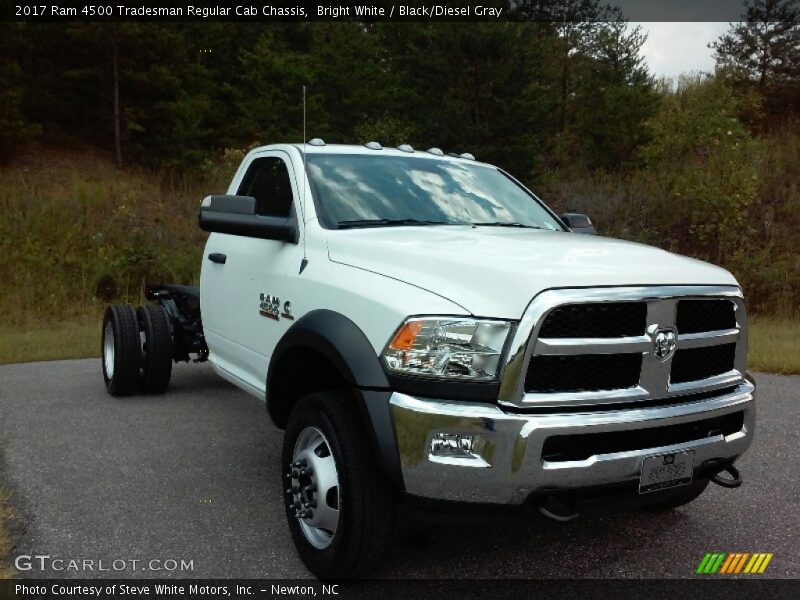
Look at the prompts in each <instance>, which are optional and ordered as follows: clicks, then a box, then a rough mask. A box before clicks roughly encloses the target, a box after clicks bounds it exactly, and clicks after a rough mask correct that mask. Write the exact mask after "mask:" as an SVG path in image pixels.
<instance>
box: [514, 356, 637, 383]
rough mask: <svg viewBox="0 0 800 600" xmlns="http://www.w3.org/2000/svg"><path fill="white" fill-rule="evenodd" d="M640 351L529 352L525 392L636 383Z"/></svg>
mask: <svg viewBox="0 0 800 600" xmlns="http://www.w3.org/2000/svg"><path fill="white" fill-rule="evenodd" d="M641 369H642V355H641V354H640V353H633V354H576V355H572V356H532V357H531V362H530V363H529V365H528V372H527V373H526V375H525V392H534V393H537V392H538V393H549V392H587V391H598V390H614V389H622V388H630V387H634V386H636V385H638V384H639V372H640V371H641Z"/></svg>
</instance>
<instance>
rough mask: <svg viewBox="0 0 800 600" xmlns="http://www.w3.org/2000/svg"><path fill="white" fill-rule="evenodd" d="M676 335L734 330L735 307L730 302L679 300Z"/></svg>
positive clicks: (718, 300)
mask: <svg viewBox="0 0 800 600" xmlns="http://www.w3.org/2000/svg"><path fill="white" fill-rule="evenodd" d="M676 324H677V328H678V333H701V332H703V331H719V330H721V329H736V310H735V305H734V304H733V302H731V301H730V300H724V299H723V300H720V299H714V300H681V301H679V302H678V315H677V317H676Z"/></svg>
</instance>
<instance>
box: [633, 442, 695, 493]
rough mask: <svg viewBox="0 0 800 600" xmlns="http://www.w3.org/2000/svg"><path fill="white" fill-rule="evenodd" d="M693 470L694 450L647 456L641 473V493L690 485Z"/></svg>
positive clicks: (643, 461)
mask: <svg viewBox="0 0 800 600" xmlns="http://www.w3.org/2000/svg"><path fill="white" fill-rule="evenodd" d="M693 472H694V450H686V451H683V452H669V453H664V454H654V455H652V456H646V457H645V458H644V460H642V470H641V472H640V474H639V493H640V494H647V493H649V492H657V491H660V490H666V489H669V488H674V487H679V486H683V485H689V484H690V483H692V475H693Z"/></svg>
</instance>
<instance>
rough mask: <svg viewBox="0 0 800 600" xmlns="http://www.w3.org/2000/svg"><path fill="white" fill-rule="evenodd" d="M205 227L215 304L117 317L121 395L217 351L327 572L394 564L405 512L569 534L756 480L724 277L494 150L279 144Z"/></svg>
mask: <svg viewBox="0 0 800 600" xmlns="http://www.w3.org/2000/svg"><path fill="white" fill-rule="evenodd" d="M200 226H201V227H202V228H203V229H204V230H206V231H210V232H212V233H211V235H210V236H209V238H208V241H207V243H206V247H205V252H204V257H203V265H202V272H201V276H200V288H199V290H198V289H197V288H191V287H185V286H178V285H169V284H163V285H162V284H151V285H148V286H147V288H146V297H147V298H148V300H152V301H153V302H151V303H148V304H146V305H145V306H143V307H139V308H138V310H134V309H133V308H132V307H131V306H129V305H114V306H111V307H109V309H108V311H107V312H106V317H105V320H104V323H103V358H102V365H103V375H104V379H105V382H106V386H107V388H108V390H109V392H110V393H112V394H115V395H124V394H131V393H135V392H137V391H138V390H142V391H145V392H152V393H157V392H162V391H163V390H164V389H165V388H166V387H167V385H168V383H169V379H170V373H171V368H172V362H173V361H178V360H188V359H189V358H190V356H195V357H196V358H195V360H198V361H202V360H209V361H210V362H211V363H212V364H213V366H214V368H215V369H216V371H217V372H218V373H219V375H221V376H222V377H224V378H225V379H227V380H228V381H230V382H232V383H233V384H234V385H236V386H238V387H240V388H242V389H243V390H245V391H246V392H248V393H250V394H252V395H254V396H256V397H257V398H259V399H262V400H265V401H266V407H267V412H268V413H269V417H270V418H271V419H272V421H273V422H274V423H275V425H277V427H279V428H280V429H283V430H284V441H283V459H282V460H283V464H282V468H281V472H282V477H283V480H282V482H281V492H282V494H283V497H282V498H281V501H282V502H283V504H284V507H285V510H286V518H287V522H288V525H289V528H290V530H291V533H292V537H293V539H294V542H295V544H296V547H297V550H298V552H299V554H300V556H301V557H302V559H303V561H304V562H305V564H306V565H307V566H308V567H309V569H310V570H311V571H312V572H313V573H315V574H316V575H318V576H320V577H324V578H338V577H348V576H353V575H356V574H360V573H364V572H366V571H367V570H368V569H370V568H371V567H372V566H374V565H375V563H376V561H377V560H378V559H379V558H380V556H381V552H382V550H383V549H384V548H385V547H386V546H387V544H388V543H389V542H390V540H391V539H392V537H391V536H392V531H393V521H394V516H395V514H396V509H397V507H398V505H399V504H400V503H401V502H402V503H403V505H404V506H406V505H408V506H412V507H413V506H422V507H424V508H426V509H427V510H429V511H430V510H434V511H435V510H436V509H437V508H441V507H444V508H445V510H447V511H451V510H456V509H459V508H461V507H464V506H467V507H469V506H473V507H474V506H475V505H476V504H477V505H483V506H485V505H492V506H495V507H498V508H499V507H500V506H501V505H503V506H509V505H512V506H516V507H518V508H519V509H520V511H523V510H525V511H526V512H527V510H526V509H530V512H531V513H532V514H534V515H538V514H541V515H544V516H545V517H548V518H550V519H555V520H558V521H567V520H571V519H573V518H575V517H576V516H578V515H579V514H583V513H590V512H592V511H595V510H604V509H606V508H609V507H613V508H619V507H628V506H630V507H635V506H648V507H650V508H658V509H670V508H674V507H677V506H680V505H682V504H686V503H687V502H690V501H691V500H693V499H694V498H696V497H697V496H699V495H700V494H701V493H702V492H703V490H704V489H705V488H706V486H707V485H708V483H709V482H711V481H713V482H715V483H718V484H720V485H723V486H725V487H736V486H738V485H739V484H740V483H741V477H740V475H739V473H738V471H737V469H736V467H735V466H734V465H733V463H734V461H735V460H736V458H737V457H739V456H741V455H742V453H743V452H744V451H745V450H746V449H747V447H748V446H749V445H750V443H751V441H752V437H753V431H754V424H755V402H754V392H755V386H754V384H753V382H752V380H751V378H750V377H748V376H747V374H746V355H747V318H746V313H745V306H744V301H743V298H742V292H741V289H740V288H739V286H738V284H737V282H736V280H735V279H734V277H733V276H732V275H731V274H730V273H728V272H727V271H725V270H723V269H721V268H718V267H715V266H712V265H709V264H706V263H703V262H700V261H697V260H693V259H690V258H686V257H682V256H677V255H675V254H671V253H669V252H665V251H663V250H658V249H655V248H651V247H647V246H643V245H640V244H635V243H630V242H625V241H620V240H615V239H609V238H603V237H597V236H593V235H584V234H582V233H578V230H583V231H584V232H593V229H592V225H591V222H590V221H589V220H588V218H586V217H584V216H582V215H575V214H571V215H566V216H563V215H562V218H559V217H558V216H556V215H555V214H554V213H553V212H552V211H551V210H550V209H548V208H547V206H545V205H544V203H542V201H541V200H539V199H538V198H537V197H536V196H535V195H534V194H533V193H532V192H530V191H529V190H527V189H526V188H525V187H524V186H523V185H521V184H520V183H519V182H518V181H517V180H516V179H514V178H513V177H512V176H511V175H509V174H508V173H505V172H504V171H503V170H502V169H499V168H497V167H494V166H492V165H489V164H484V163H481V162H477V161H476V160H475V159H474V157H472V156H471V155H468V154H461V155H448V154H445V153H444V152H442V151H441V150H439V149H438V148H431V149H429V150H427V151H415V150H414V149H413V148H411V147H410V146H407V145H403V146H399V147H398V148H393V149H389V148H383V147H381V146H380V144H378V143H376V142H370V143H369V144H366V145H365V146H339V145H326V144H325V143H324V142H323V141H322V140H319V139H314V140H311V141H310V142H309V143H308V144H277V145H272V146H265V147H262V148H257V149H255V150H253V151H252V152H250V153H249V154H248V155H247V156H246V158H245V159H244V161H243V163H242V165H241V166H240V168H239V170H238V171H237V173H236V175H235V176H234V178H233V181H232V182H231V184H230V187H229V189H228V195H225V196H209V197H207V198H206V199H205V200H204V201H203V203H202V206H201V209H200ZM723 473H726V474H727V475H725V476H723ZM275 501H276V503H277V501H278V499H277V498H276V499H275Z"/></svg>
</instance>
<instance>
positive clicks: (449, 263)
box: [328, 225, 738, 319]
mask: <svg viewBox="0 0 800 600" xmlns="http://www.w3.org/2000/svg"><path fill="white" fill-rule="evenodd" d="M328 253H329V256H330V259H331V260H332V261H334V262H337V263H341V264H346V265H350V266H353V267H357V268H361V269H365V270H368V271H372V272H374V273H378V274H381V275H384V276H387V277H391V278H393V279H398V280H400V281H404V282H406V283H409V284H411V285H414V286H417V287H420V288H423V289H426V290H429V291H431V292H434V293H436V294H438V295H440V296H444V297H445V298H447V299H449V300H451V301H453V302H455V303H456V304H459V305H460V306H462V307H463V308H464V309H465V310H467V311H468V312H470V313H472V314H473V315H477V316H481V317H497V318H508V319H519V318H520V317H521V316H522V313H523V312H524V310H525V307H526V306H527V305H528V303H529V302H530V301H531V299H532V298H533V297H534V296H536V295H537V294H539V292H542V291H544V290H546V289H552V288H568V287H600V286H603V287H605V286H625V285H738V284H737V283H736V280H735V279H734V277H733V276H732V275H731V274H730V273H728V272H727V271H726V270H724V269H721V268H719V267H715V266H713V265H710V264H708V263H705V262H702V261H699V260H695V259H692V258H687V257H685V256H680V255H677V254H672V253H670V252H666V251H664V250H659V249H658V248H653V247H651V246H645V245H643V244H637V243H634V242H626V241H623V240H617V239H612V238H606V237H598V236H590V235H581V234H575V233H566V232H560V231H540V230H532V229H509V228H501V227H476V228H473V227H470V226H458V225H456V226H444V227H438V226H417V227H414V226H412V227H380V228H370V229H348V230H342V231H332V232H330V235H329V236H328ZM409 311H410V313H413V312H414V311H415V307H409Z"/></svg>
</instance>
